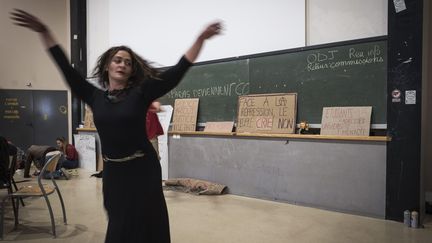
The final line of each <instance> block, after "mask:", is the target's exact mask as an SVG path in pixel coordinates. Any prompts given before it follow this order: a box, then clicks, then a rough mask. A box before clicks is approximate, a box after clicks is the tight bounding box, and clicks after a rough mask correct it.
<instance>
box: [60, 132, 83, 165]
mask: <svg viewBox="0 0 432 243" xmlns="http://www.w3.org/2000/svg"><path fill="white" fill-rule="evenodd" d="M56 143H57V148H58V150H60V152H62V154H63V156H62V158H61V161H60V162H59V164H60V167H61V168H65V169H76V168H78V152H77V150H76V149H75V147H74V146H73V145H72V144H70V143H68V142H67V141H66V139H65V138H64V137H58V138H57V139H56Z"/></svg>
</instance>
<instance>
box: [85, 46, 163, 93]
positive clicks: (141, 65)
mask: <svg viewBox="0 0 432 243" xmlns="http://www.w3.org/2000/svg"><path fill="white" fill-rule="evenodd" d="M118 51H126V52H128V53H129V55H130V56H131V59H132V60H131V61H132V73H131V76H130V77H129V80H128V84H127V87H133V86H137V85H139V84H140V83H141V82H143V81H144V80H145V79H147V78H157V76H158V75H159V72H158V70H157V69H156V68H154V67H152V66H151V65H150V63H149V62H148V61H146V60H145V59H144V58H142V57H140V56H139V55H138V54H136V53H135V52H134V51H132V49H130V48H129V47H127V46H115V47H111V48H110V49H108V50H107V51H106V52H104V53H103V54H102V55H101V56H100V57H99V58H98V60H97V63H96V67H95V68H94V69H93V77H92V78H96V79H97V80H98V83H99V84H100V85H101V86H102V87H103V88H108V85H109V79H108V71H107V70H108V66H109V65H110V63H111V60H112V58H113V57H114V55H115V54H116V53H117V52H118Z"/></svg>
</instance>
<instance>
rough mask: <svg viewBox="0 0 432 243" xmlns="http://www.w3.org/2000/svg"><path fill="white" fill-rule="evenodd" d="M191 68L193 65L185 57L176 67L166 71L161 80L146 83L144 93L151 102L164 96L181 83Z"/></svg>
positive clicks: (151, 80)
mask: <svg viewBox="0 0 432 243" xmlns="http://www.w3.org/2000/svg"><path fill="white" fill-rule="evenodd" d="M191 66H192V63H191V62H189V61H188V60H187V59H186V58H185V57H184V56H183V57H182V58H181V59H180V60H179V62H178V63H177V64H176V65H174V66H172V67H170V68H168V69H167V70H166V71H164V72H163V73H162V74H161V75H160V76H159V79H150V80H148V82H145V83H144V85H143V86H142V91H143V92H144V93H145V94H146V96H147V97H149V98H150V100H155V99H157V98H159V97H161V96H163V95H164V94H166V93H168V92H169V91H170V90H171V89H173V88H174V87H176V86H177V85H178V84H179V83H180V81H181V80H182V78H183V77H184V75H185V74H186V72H187V71H188V70H189V68H190V67H191Z"/></svg>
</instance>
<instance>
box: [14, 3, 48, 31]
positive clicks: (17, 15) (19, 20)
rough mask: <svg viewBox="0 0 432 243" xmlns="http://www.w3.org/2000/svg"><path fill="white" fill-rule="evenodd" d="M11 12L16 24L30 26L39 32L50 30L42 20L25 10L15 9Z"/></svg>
mask: <svg viewBox="0 0 432 243" xmlns="http://www.w3.org/2000/svg"><path fill="white" fill-rule="evenodd" d="M10 14H11V16H10V18H11V19H12V20H13V21H14V24H16V25H19V26H22V27H26V28H29V29H31V30H33V31H35V32H38V33H44V32H46V31H47V30H48V28H47V27H46V25H45V24H44V23H42V21H40V20H39V19H38V18H37V17H35V16H33V15H31V14H29V13H27V12H26V11H24V10H21V9H14V11H13V12H11V13H10Z"/></svg>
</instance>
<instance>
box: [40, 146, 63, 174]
mask: <svg viewBox="0 0 432 243" xmlns="http://www.w3.org/2000/svg"><path fill="white" fill-rule="evenodd" d="M60 156H61V152H60V151H51V152H48V153H47V154H46V155H45V158H46V159H47V161H46V162H45V164H44V166H43V168H42V170H41V174H43V173H44V172H54V171H55V170H56V168H57V164H58V162H59V159H60Z"/></svg>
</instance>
